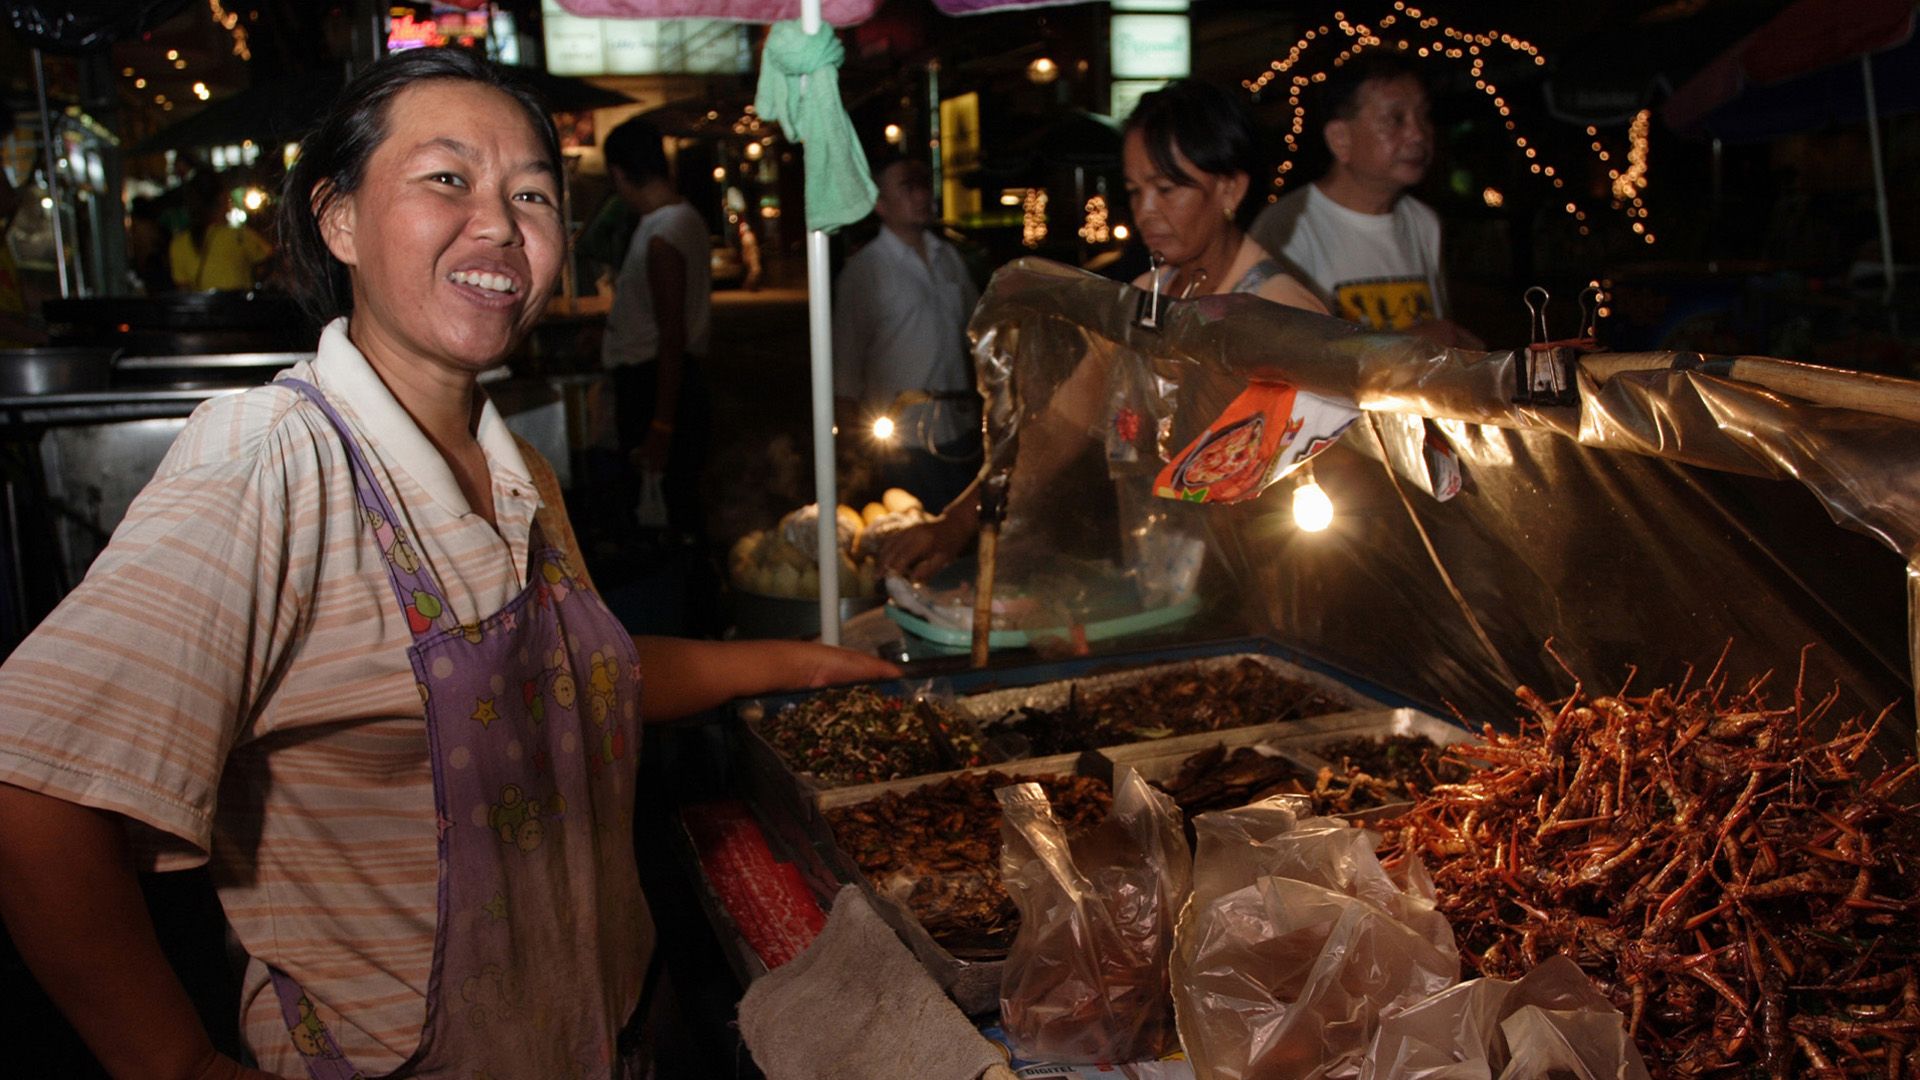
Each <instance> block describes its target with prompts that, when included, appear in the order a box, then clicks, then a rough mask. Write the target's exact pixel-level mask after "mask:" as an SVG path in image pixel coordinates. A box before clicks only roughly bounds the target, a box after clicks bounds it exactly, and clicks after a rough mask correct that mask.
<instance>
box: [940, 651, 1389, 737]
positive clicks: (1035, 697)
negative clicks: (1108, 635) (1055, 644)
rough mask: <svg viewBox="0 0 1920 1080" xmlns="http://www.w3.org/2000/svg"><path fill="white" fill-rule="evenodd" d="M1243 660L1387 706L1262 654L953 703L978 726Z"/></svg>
mask: <svg viewBox="0 0 1920 1080" xmlns="http://www.w3.org/2000/svg"><path fill="white" fill-rule="evenodd" d="M1242 660H1252V661H1254V662H1255V663H1257V664H1260V665H1261V666H1262V667H1265V668H1268V669H1270V670H1271V671H1273V672H1274V673H1275V674H1278V675H1281V676H1284V677H1285V678H1288V679H1292V680H1294V681H1295V682H1302V683H1306V684H1307V685H1309V686H1312V687H1313V688H1314V689H1316V690H1320V691H1322V692H1323V693H1325V694H1327V695H1328V696H1330V697H1333V698H1336V699H1338V700H1341V701H1344V702H1346V703H1347V704H1348V705H1350V706H1352V707H1353V708H1355V709H1382V708H1385V705H1384V704H1382V703H1381V702H1379V701H1376V700H1374V699H1373V698H1371V697H1368V696H1367V695H1365V694H1362V693H1361V692H1359V691H1358V690H1355V689H1354V688H1352V687H1351V686H1348V685H1347V684H1345V683H1343V682H1341V681H1340V680H1338V679H1335V678H1332V677H1331V676H1327V675H1322V674H1320V673H1319V672H1317V671H1309V670H1307V669H1306V668H1303V667H1300V666H1299V665H1297V664H1293V663H1289V662H1288V661H1286V660H1282V659H1281V658H1279V657H1277V656H1270V655H1268V654H1266V653H1256V652H1239V653H1228V654H1225V655H1221V656H1209V657H1206V658H1205V659H1201V660H1182V661H1178V662H1174V663H1164V664H1149V665H1146V666H1143V667H1137V668H1129V669H1127V670H1125V671H1113V672H1105V673H1102V674H1099V675H1088V676H1084V677H1081V678H1075V679H1059V680H1056V681H1053V682H1045V683H1037V684H1035V685H1033V686H1017V687H1012V688H1009V689H1006V690H993V691H989V692H987V693H984V694H971V695H967V696H964V697H961V698H959V699H957V701H956V704H957V705H958V706H959V707H960V709H961V710H962V711H963V712H965V713H967V714H968V715H970V716H972V717H973V718H974V719H975V720H977V721H980V722H982V723H990V722H992V721H994V720H997V719H999V718H1000V717H1002V716H1005V715H1006V714H1008V713H1010V712H1012V711H1014V710H1015V709H1059V708H1064V707H1065V706H1066V704H1067V700H1068V695H1069V694H1071V693H1073V692H1075V691H1078V692H1079V693H1082V694H1090V693H1099V692H1101V691H1105V690H1116V689H1119V688H1121V687H1125V686H1131V685H1133V684H1134V683H1137V682H1144V681H1145V680H1147V679H1151V678H1154V677H1156V676H1160V675H1165V674H1167V673H1169V672H1175V671H1182V670H1191V671H1192V672H1193V673H1194V675H1195V676H1196V677H1205V676H1207V675H1211V674H1212V673H1214V672H1216V671H1221V670H1225V669H1227V668H1231V667H1233V666H1234V665H1236V664H1238V663H1240V661H1242Z"/></svg>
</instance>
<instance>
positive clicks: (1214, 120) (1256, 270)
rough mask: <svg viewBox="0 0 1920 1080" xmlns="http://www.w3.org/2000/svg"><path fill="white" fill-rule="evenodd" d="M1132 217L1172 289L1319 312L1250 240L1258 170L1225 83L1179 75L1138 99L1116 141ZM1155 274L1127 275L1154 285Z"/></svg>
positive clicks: (1251, 138)
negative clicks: (1251, 195)
mask: <svg viewBox="0 0 1920 1080" xmlns="http://www.w3.org/2000/svg"><path fill="white" fill-rule="evenodd" d="M1120 161H1121V168H1122V170H1123V172H1124V173H1125V175H1126V182H1127V199H1128V202H1129V203H1130V204H1131V207H1132V214H1133V224H1134V228H1135V230H1137V231H1138V232H1139V234H1140V239H1141V241H1142V242H1143V243H1145V244H1146V246H1147V250H1148V251H1149V252H1151V253H1152V254H1153V257H1154V260H1155V261H1156V262H1157V263H1159V264H1160V269H1159V281H1158V287H1159V289H1160V291H1161V292H1162V293H1165V294H1167V295H1169V296H1176V297H1189V296H1204V295H1206V294H1208V293H1224V292H1240V293H1252V294H1253V295H1255V296H1258V297H1261V298H1263V299H1266V300H1271V301H1273V302H1274V303H1276V304H1286V305H1287V306H1289V307H1297V308H1305V309H1307V310H1308V311H1318V312H1321V313H1325V311H1326V305H1324V304H1322V303H1321V302H1320V300H1319V298H1318V297H1316V296H1314V295H1313V293H1312V291H1311V290H1309V289H1307V288H1306V287H1305V286H1304V285H1302V284H1300V282H1299V281H1297V280H1295V279H1294V278H1292V277H1290V276H1288V275H1287V274H1286V273H1285V272H1283V271H1282V270H1281V269H1280V266H1279V265H1278V264H1277V263H1275V262H1274V261H1273V260H1272V258H1271V257H1269V256H1268V255H1267V253H1266V251H1265V250H1263V249H1262V248H1261V247H1260V245H1258V244H1256V243H1254V242H1253V241H1252V240H1250V239H1248V238H1247V233H1246V224H1247V222H1248V221H1249V220H1251V218H1252V208H1251V204H1250V203H1249V201H1248V199H1247V192H1248V190H1249V189H1250V188H1251V187H1252V186H1253V183H1254V181H1255V179H1256V178H1257V177H1260V176H1262V175H1264V172H1265V170H1264V169H1262V168H1261V158H1260V154H1259V142H1258V139H1257V136H1256V133H1255V131H1254V128H1253V121H1252V119H1251V118H1249V117H1248V115H1247V111H1246V109H1245V108H1244V107H1242V106H1241V104H1240V102H1239V101H1238V100H1237V99H1236V98H1234V97H1233V96H1232V95H1231V94H1228V93H1227V92H1226V91H1225V90H1222V89H1220V88H1219V87H1217V86H1214V85H1213V84H1211V83H1204V82H1201V81H1199V80H1197V79H1182V80H1180V81H1179V82H1175V83H1171V84H1169V85H1167V86H1165V87H1163V88H1161V89H1159V90H1156V91H1154V92H1153V93H1151V94H1148V95H1146V96H1145V97H1143V98H1141V99H1140V104H1139V105H1137V106H1135V108H1134V110H1133V115H1132V116H1130V117H1128V118H1127V126H1126V130H1125V131H1124V132H1123V134H1122V142H1121V148H1120ZM1154 279H1155V272H1154V271H1151V270H1150V271H1148V272H1147V273H1145V274H1142V275H1140V276H1139V277H1138V278H1135V279H1134V282H1133V283H1134V285H1135V287H1137V288H1142V289H1149V288H1153V287H1155V280H1154Z"/></svg>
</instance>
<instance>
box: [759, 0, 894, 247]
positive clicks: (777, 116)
mask: <svg viewBox="0 0 1920 1080" xmlns="http://www.w3.org/2000/svg"><path fill="white" fill-rule="evenodd" d="M845 58H846V49H845V48H843V47H842V46H841V44H840V39H839V38H838V37H836V36H835V35H834V32H833V27H832V26H830V25H828V24H826V23H821V24H820V29H819V31H818V32H817V33H814V34H811V35H809V34H808V33H807V32H806V31H804V30H802V29H800V24H799V23H798V22H791V21H790V22H782V23H774V24H773V28H772V29H770V30H769V31H768V32H767V48H766V51H765V53H763V54H762V56H761V58H760V87H759V90H758V91H757V92H756V93H755V94H754V98H753V107H754V109H755V111H757V112H758V113H759V114H760V118H761V119H762V120H777V121H779V122H780V126H781V127H782V128H784V129H785V130H786V133H787V138H788V139H790V140H792V141H793V142H796V143H803V144H805V145H806V154H807V228H809V229H819V230H821V231H823V232H833V231H835V230H837V229H839V228H840V227H841V226H842V225H851V224H853V223H854V222H856V221H859V220H860V219H861V218H864V217H866V216H867V214H868V213H870V212H872V210H873V198H874V196H875V195H876V194H878V192H877V191H876V189H875V188H874V186H873V179H872V177H870V176H868V175H867V158H866V155H865V154H864V153H863V152H861V149H860V140H859V138H858V137H856V136H855V135H854V133H853V121H851V120H849V119H847V110H846V106H844V105H842V104H841V102H840V62H841V60H843V59H845ZM802 76H806V77H807V78H806V87H805V88H804V89H803V88H802V87H801V85H800V81H801V77H802Z"/></svg>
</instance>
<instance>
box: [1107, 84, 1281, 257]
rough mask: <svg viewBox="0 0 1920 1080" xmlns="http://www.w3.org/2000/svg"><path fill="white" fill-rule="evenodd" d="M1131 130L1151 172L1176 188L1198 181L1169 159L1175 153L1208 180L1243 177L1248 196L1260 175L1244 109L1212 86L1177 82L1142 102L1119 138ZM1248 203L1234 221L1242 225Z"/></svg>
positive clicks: (1250, 125) (1254, 138)
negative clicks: (1141, 144) (1150, 164)
mask: <svg viewBox="0 0 1920 1080" xmlns="http://www.w3.org/2000/svg"><path fill="white" fill-rule="evenodd" d="M1135 131H1137V132H1139V133H1140V135H1141V137H1142V138H1143V139H1144V140H1145V143H1146V148H1147V157H1148V159H1149V160H1151V161H1152V162H1153V167H1154V168H1156V169H1158V170H1160V175H1162V176H1164V177H1166V178H1167V179H1169V180H1171V181H1173V182H1174V183H1176V184H1179V185H1180V186H1182V187H1197V186H1199V184H1200V178H1199V177H1196V176H1192V175H1190V174H1188V172H1187V171H1186V170H1185V169H1182V168H1181V167H1180V165H1179V163H1178V162H1177V161H1176V160H1175V159H1174V150H1175V149H1176V148H1178V150H1179V152H1180V153H1182V154H1185V155H1186V158H1187V160H1188V161H1190V162H1192V163H1193V165H1194V167H1195V168H1197V169H1199V170H1200V171H1201V172H1203V173H1206V174H1207V175H1209V176H1231V175H1233V174H1234V173H1245V174H1246V177H1247V190H1248V191H1249V192H1252V191H1253V190H1254V188H1256V187H1257V186H1258V185H1259V183H1260V179H1261V177H1262V176H1263V175H1264V174H1265V172H1266V166H1265V164H1264V159H1263V157H1262V155H1261V153H1260V140H1259V138H1258V137H1257V136H1256V134H1255V132H1254V129H1253V118H1252V116H1250V115H1249V114H1248V113H1247V109H1246V106H1244V105H1242V104H1241V103H1240V99H1238V98H1236V97H1234V96H1233V95H1232V94H1229V93H1228V92H1227V91H1225V90H1222V89H1220V88H1219V87H1217V86H1215V85H1213V84H1212V83H1208V82H1202V81H1200V80H1199V79H1180V80H1178V81H1177V82H1172V83H1168V84H1167V85H1166V86H1163V87H1161V88H1160V89H1158V90H1155V91H1154V92H1153V93H1151V94H1148V95H1146V96H1145V97H1142V98H1141V99H1140V103H1139V104H1138V105H1136V106H1134V109H1133V115H1132V116H1129V117H1128V118H1127V125H1126V128H1125V129H1124V130H1123V131H1122V132H1121V137H1122V138H1124V137H1125V136H1126V135H1127V134H1128V133H1130V132H1135ZM1253 203H1254V200H1253V199H1249V198H1243V199H1241V200H1240V206H1239V208H1238V209H1237V210H1236V216H1237V217H1239V218H1241V219H1242V220H1241V222H1240V223H1241V224H1242V225H1245V224H1246V221H1245V220H1244V219H1245V218H1246V217H1247V216H1248V215H1249V214H1250V213H1251V207H1252V206H1253Z"/></svg>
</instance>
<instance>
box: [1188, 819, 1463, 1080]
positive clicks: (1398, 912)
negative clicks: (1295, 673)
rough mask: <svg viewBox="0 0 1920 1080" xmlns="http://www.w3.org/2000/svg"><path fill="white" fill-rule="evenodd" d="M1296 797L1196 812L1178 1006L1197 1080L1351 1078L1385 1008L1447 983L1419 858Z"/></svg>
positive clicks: (1452, 955) (1455, 968) (1449, 938)
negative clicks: (1382, 855)
mask: <svg viewBox="0 0 1920 1080" xmlns="http://www.w3.org/2000/svg"><path fill="white" fill-rule="evenodd" d="M1306 813H1307V810H1306V805H1305V803H1304V802H1302V801H1300V800H1298V799H1297V798H1295V797H1291V796H1277V797H1274V798H1270V799H1264V800H1262V801H1260V802H1257V803H1254V804H1253V805H1251V806H1248V807H1245V808H1243V809H1240V810H1232V811H1226V812H1223V813H1215V814H1202V815H1200V816H1199V817H1196V818H1195V819H1194V826H1195V830H1196V832H1197V834H1198V836H1199V850H1198V851H1197V852H1196V853H1195V855H1194V868H1193V897H1192V899H1191V900H1190V901H1189V902H1188V905H1187V908H1186V910H1185V912H1184V913H1183V914H1182V916H1181V918H1180V922H1179V926H1178V928H1177V930H1176V932H1175V943H1174V954H1173V964H1172V974H1173V997H1174V1008H1175V1010H1176V1014H1177V1016H1178V1020H1179V1029H1180V1040H1181V1042H1182V1044H1183V1045H1184V1046H1185V1048H1186V1052H1187V1057H1188V1060H1190V1061H1191V1062H1192V1063H1193V1071H1194V1075H1195V1076H1196V1077H1198V1078H1199V1080H1229V1078H1231V1080H1240V1078H1255V1077H1258V1078H1263V1080H1264V1078H1282V1077H1285V1078H1294V1077H1302V1078H1305V1077H1353V1076H1358V1075H1359V1073H1360V1069H1361V1065H1362V1061H1363V1059H1364V1057H1365V1055H1366V1053H1367V1050H1368V1048H1369V1047H1371V1046H1372V1044H1373V1038H1374V1032H1375V1030H1376V1028H1377V1026H1378V1022H1379V1017H1380V1015H1381V1014H1382V1013H1383V1012H1384V1011H1387V1010H1390V1009H1393V1008H1400V1007H1406V1006H1408V1005H1411V1004H1413V1003H1415V1002H1418V1001H1421V1000H1424V999H1426V998H1428V997H1430V996H1432V995H1433V994H1436V993H1439V992H1440V991H1442V990H1444V989H1446V988H1447V987H1449V986H1452V985H1453V984H1454V982H1455V981H1456V980H1457V979H1458V978H1459V977H1460V954H1459V952H1458V950H1457V949H1456V948H1455V946H1454V941H1453V931H1452V929H1451V928H1450V927H1448V925H1447V921H1446V919H1445V917H1443V916H1442V915H1441V914H1440V913H1439V912H1437V911H1436V910H1434V906H1433V888H1432V884H1431V883H1430V882H1428V881H1427V880H1426V878H1425V875H1424V874H1423V873H1422V872H1420V870H1419V868H1418V865H1417V863H1415V864H1414V865H1413V868H1412V871H1411V873H1410V874H1409V879H1408V881H1406V882H1405V883H1402V882H1397V881H1395V880H1394V879H1393V878H1392V877H1390V876H1389V875H1388V873H1387V871H1386V870H1385V869H1384V868H1383V867H1382V866H1381V865H1380V860H1379V859H1378V858H1376V857H1375V855H1374V849H1375V848H1376V847H1377V846H1378V844H1379V840H1380V838H1379V836H1378V834H1375V833H1372V832H1369V831H1367V830H1363V829H1356V828H1353V827H1352V826H1350V825H1348V824H1347V823H1345V822H1343V821H1339V820H1336V819H1332V818H1316V817H1306V816H1304V815H1305V814H1306Z"/></svg>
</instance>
